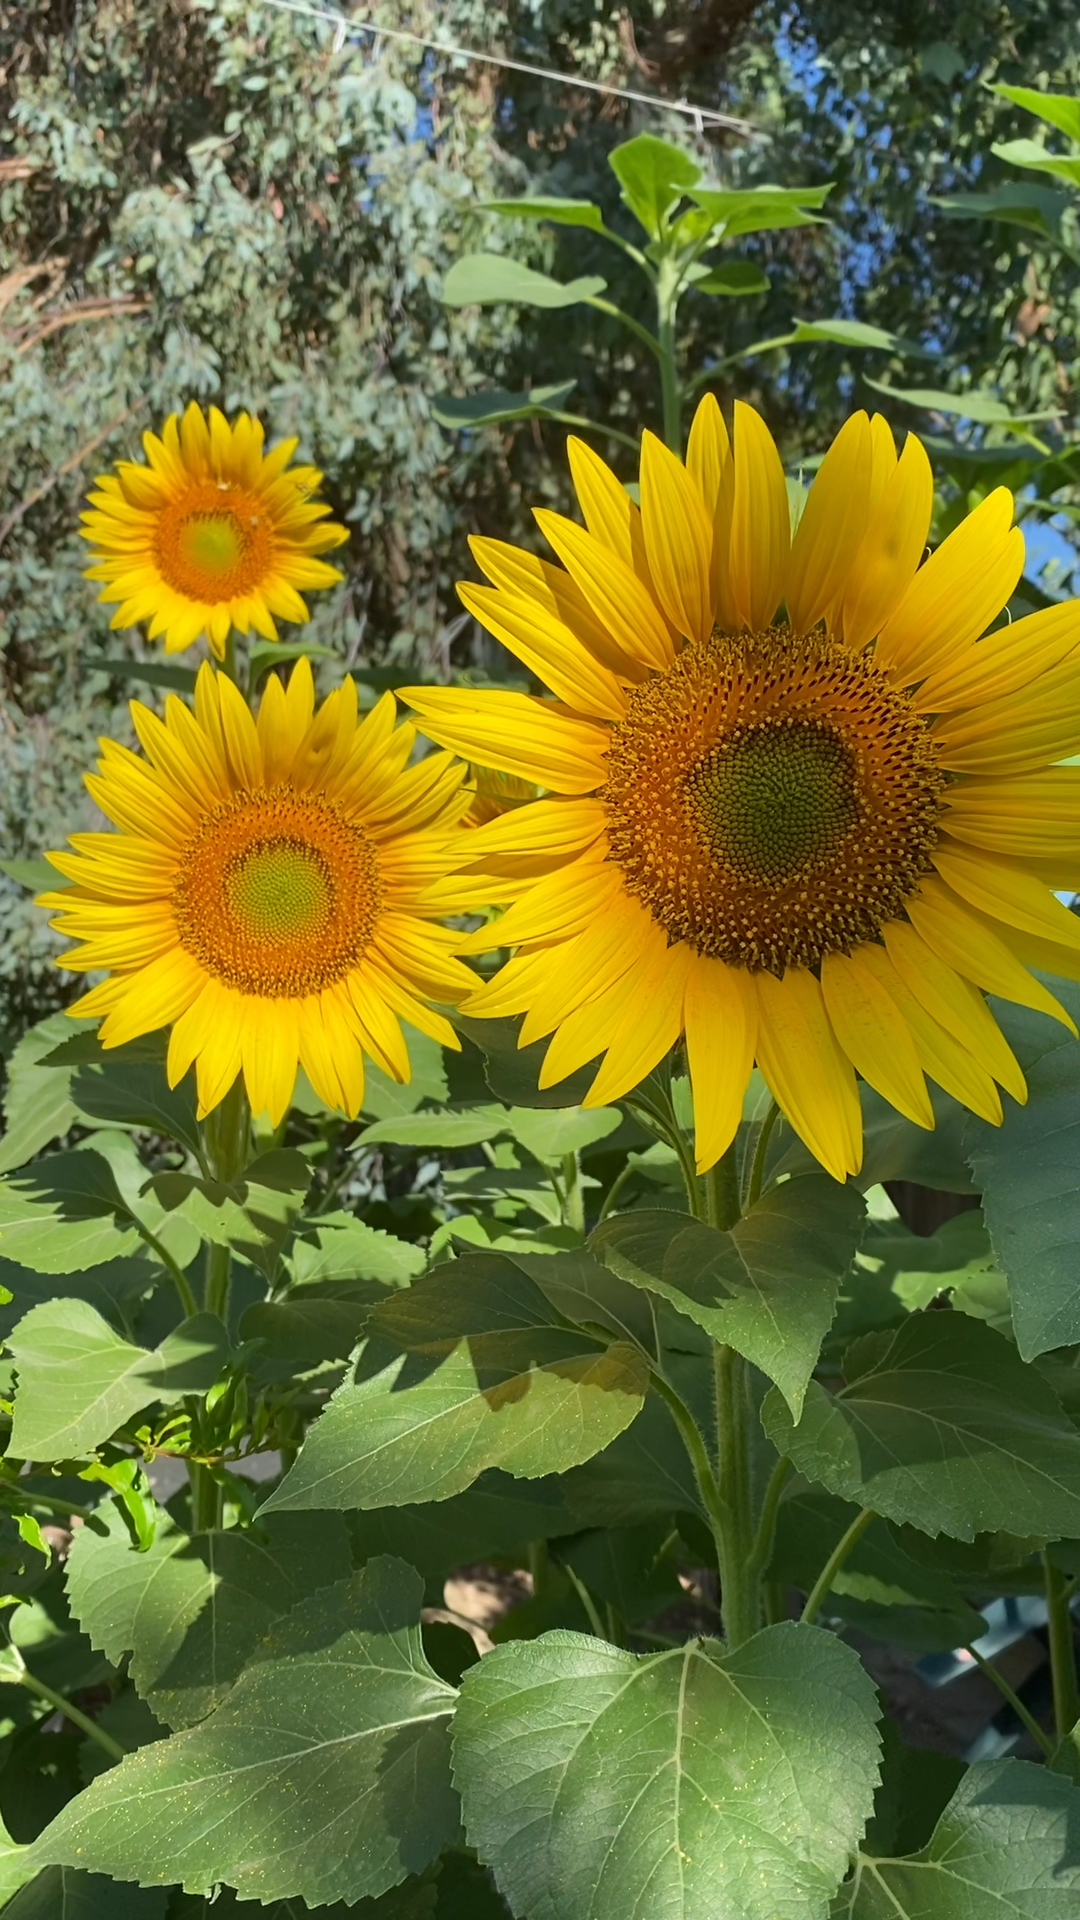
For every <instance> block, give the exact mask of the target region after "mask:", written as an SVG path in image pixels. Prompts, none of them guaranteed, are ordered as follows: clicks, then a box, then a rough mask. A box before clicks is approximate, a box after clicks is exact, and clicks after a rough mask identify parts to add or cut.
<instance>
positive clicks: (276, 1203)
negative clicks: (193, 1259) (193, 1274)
mask: <svg viewBox="0 0 1080 1920" xmlns="http://www.w3.org/2000/svg"><path fill="white" fill-rule="evenodd" d="M148 1185H149V1186H150V1188H151V1189H152V1191H153V1192H154V1194H155V1195H156V1197H157V1199H158V1200H159V1201H160V1202H161V1204H162V1206H164V1207H166V1208H168V1209H170V1210H172V1209H174V1208H175V1209H178V1210H179V1211H181V1212H182V1213H183V1214H184V1215H185V1217H186V1218H187V1219H188V1220H190V1221H191V1222H192V1224H193V1225H194V1226H195V1227H196V1228H197V1229H198V1231H199V1233H200V1234H201V1235H202V1236H203V1238H204V1239H207V1240H213V1241H215V1242H216V1244H217V1245H219V1246H223V1247H231V1248H232V1249H233V1251H234V1252H235V1253H238V1254H239V1255H240V1257H241V1258H242V1259H244V1260H248V1261H250V1262H251V1264H252V1266H254V1267H257V1268H258V1269H259V1271H260V1272H261V1273H263V1274H265V1275H266V1278H267V1279H268V1280H272V1279H273V1277H274V1273H275V1270H276V1268H277V1263H278V1259H279V1258H280V1255H281V1250H282V1248H283V1247H284V1245H285V1242H286V1241H287V1239H288V1237H289V1234H290V1233H291V1231H292V1228H293V1226H294V1224H295V1222H296V1220H297V1219H298V1218H299V1214H300V1209H301V1207H302V1206H303V1204H304V1195H305V1194H306V1193H307V1190H308V1187H309V1186H310V1185H311V1167H310V1165H309V1163H308V1161H307V1160H306V1159H305V1157H304V1155H303V1154H302V1153H297V1152H296V1151H295V1149H293V1148H281V1147H279V1148H275V1149H274V1150H272V1151H271V1152H269V1153H262V1154H260V1155H259V1157H258V1159H256V1160H253V1161H252V1163H251V1165H250V1167H248V1169H247V1171H246V1173H245V1174H244V1177H243V1179H242V1180H234V1181H229V1182H225V1181H221V1180H201V1179H199V1178H198V1177H197V1176H196V1175H194V1174H190V1173H158V1174H155V1175H154V1177H153V1179H152V1180H151V1181H149V1182H148Z"/></svg>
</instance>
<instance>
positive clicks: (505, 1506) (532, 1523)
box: [355, 1470, 581, 1576]
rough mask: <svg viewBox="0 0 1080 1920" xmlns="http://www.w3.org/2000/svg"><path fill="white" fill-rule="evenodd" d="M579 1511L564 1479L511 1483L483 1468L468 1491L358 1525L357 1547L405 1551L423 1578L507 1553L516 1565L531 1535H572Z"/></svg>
mask: <svg viewBox="0 0 1080 1920" xmlns="http://www.w3.org/2000/svg"><path fill="white" fill-rule="evenodd" d="M580 1527H581V1520H580V1518H579V1516H578V1515H577V1514H576V1513H575V1512H574V1511H573V1510H572V1509H571V1508H570V1507H569V1506H568V1505H567V1503H566V1500H565V1498H564V1497H563V1489H562V1481H561V1480H560V1479H558V1478H556V1477H555V1475H553V1474H552V1475H550V1476H548V1477H546V1478H545V1479H543V1480H514V1479H512V1478H511V1476H510V1475H509V1474H508V1473H499V1472H498V1471H496V1470H493V1471H492V1472H490V1473H482V1474H481V1475H480V1478H479V1479H478V1480H477V1481H475V1482H474V1483H473V1485H472V1486H471V1487H469V1489H468V1490H467V1492H465V1493H458V1494H454V1495H452V1496H451V1498H450V1499H449V1500H438V1501H434V1502H432V1504H431V1505H430V1506H402V1507H383V1508H381V1509H380V1511H379V1512H377V1513H365V1514H364V1516H363V1518H362V1519H360V1520H357V1521H356V1522H355V1528H356V1533H357V1537H358V1540H359V1552H360V1555H361V1556H362V1557H363V1558H364V1559H365V1560H367V1559H370V1558H371V1556H372V1555H373V1554H377V1553H389V1554H398V1555H400V1556H401V1557H402V1558H404V1557H405V1556H406V1555H408V1558H409V1560H410V1561H411V1563H412V1565H413V1566H414V1567H418V1568H419V1569H420V1572H421V1573H423V1574H425V1575H436V1574H441V1575H443V1576H445V1575H446V1574H448V1573H451V1572H453V1570H454V1568H455V1567H460V1566H464V1565H469V1564H471V1563H473V1562H475V1561H478V1560H487V1559H490V1558H491V1556H492V1555H493V1554H499V1555H500V1556H509V1558H510V1559H511V1562H512V1564H513V1565H514V1566H521V1565H522V1564H523V1561H522V1560H521V1559H520V1558H519V1557H518V1556H519V1555H521V1554H524V1553H526V1552H527V1549H528V1546H529V1543H530V1542H531V1541H533V1540H552V1539H555V1538H556V1536H558V1535H559V1534H565V1533H577V1532H578V1531H579V1529H580Z"/></svg>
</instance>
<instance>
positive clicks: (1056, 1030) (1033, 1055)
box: [966, 980, 1080, 1360]
mask: <svg viewBox="0 0 1080 1920" xmlns="http://www.w3.org/2000/svg"><path fill="white" fill-rule="evenodd" d="M1053 987H1054V992H1055V993H1056V994H1057V995H1058V997H1059V998H1060V999H1061V1001H1062V1003H1063V1005H1064V1006H1065V1007H1066V1008H1067V1009H1068V1011H1069V1012H1070V1013H1072V1014H1073V1016H1074V1018H1075V1017H1076V1015H1077V1014H1080V987H1077V986H1076V985H1075V984H1073V983H1070V982H1068V981H1058V980H1055V981H1054V983H1053ZM994 1011H995V1013H996V1014H997V1017H998V1019H999V1021H1000V1024H1001V1025H1002V1027H1003V1028H1004V1029H1005V1032H1006V1037H1007V1038H1008V1039H1009V1041H1010V1042H1011V1044H1012V1046H1013V1047H1014V1049H1015V1050H1017V1055H1018V1058H1019V1059H1020V1063H1021V1065H1022V1066H1023V1068H1024V1072H1025V1076H1026V1078H1027V1083H1028V1103H1027V1105H1026V1106H1024V1107H1013V1106H1010V1108H1009V1112H1008V1114H1007V1116H1006V1119H1005V1123H1004V1125H1003V1126H1002V1127H1001V1128H1000V1129H998V1128H997V1127H990V1126H987V1125H986V1124H985V1123H984V1122H979V1121H977V1120H974V1119H971V1120H969V1122H968V1127H967V1134H966V1141H967V1147H968V1154H969V1158H970V1162H971V1169H972V1173H973V1175H974V1177H975V1180H976V1182H977V1184H978V1185H979V1186H980V1187H981V1189H982V1194H983V1213H984V1216H985V1219H986V1225H987V1228H988V1230H989V1233H990V1239H991V1243H992V1245H993V1249H994V1253H995V1255H996V1258H997V1262H998V1265H999V1266H1000V1267H1001V1269H1002V1271H1003V1272H1004V1273H1005V1274H1006V1276H1007V1278H1008V1282H1009V1297H1010V1299H1011V1301H1012V1317H1013V1328H1014V1330H1015V1333H1016V1342H1017V1345H1018V1347H1019V1349H1020V1352H1021V1354H1022V1355H1023V1357H1024V1359H1025V1360H1033V1359H1034V1358H1035V1356H1036V1355H1037V1354H1040V1353H1047V1352H1049V1351H1050V1349H1051V1348H1053V1347H1065V1346H1072V1345H1073V1344H1074V1343H1075V1342H1077V1341H1080V1269H1078V1266H1077V1260H1076V1241H1077V1238H1078V1236H1080V1160H1078V1157H1077V1156H1078V1150H1080V1107H1078V1096H1080V1043H1078V1042H1077V1041H1076V1040H1074V1039H1073V1038H1072V1036H1071V1035H1070V1034H1069V1033H1067V1032H1066V1031H1065V1029H1064V1028H1063V1027H1060V1026H1058V1025H1057V1024H1056V1023H1055V1022H1052V1021H1050V1020H1048V1019H1046V1018H1045V1016H1041V1015H1039V1014H1036V1013H1033V1012H1030V1011H1026V1010H1024V1009H1021V1008H1017V1009H1015V1013H1014V1010H1013V1009H1012V1008H1010V1009H1009V1010H1008V1011H1007V1012H1006V1010H1005V1009H1004V1008H1003V1007H1000V1006H999V1005H998V1003H997V1002H995V1005H994Z"/></svg>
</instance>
